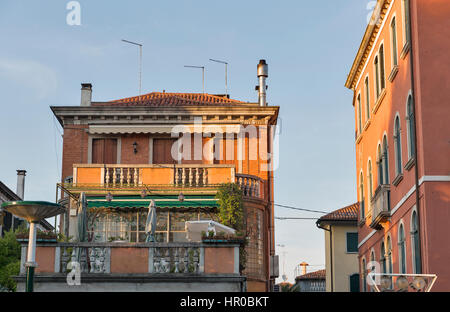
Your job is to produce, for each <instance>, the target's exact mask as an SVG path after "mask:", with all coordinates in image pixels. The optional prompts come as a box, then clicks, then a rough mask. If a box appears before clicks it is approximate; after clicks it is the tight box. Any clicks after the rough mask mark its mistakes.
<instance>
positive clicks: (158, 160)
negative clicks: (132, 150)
mask: <svg viewBox="0 0 450 312" xmlns="http://www.w3.org/2000/svg"><path fill="white" fill-rule="evenodd" d="M175 142H176V139H153V163H154V164H173V163H174V162H176V160H174V159H173V158H172V152H171V151H172V145H173V144H174V143H175Z"/></svg>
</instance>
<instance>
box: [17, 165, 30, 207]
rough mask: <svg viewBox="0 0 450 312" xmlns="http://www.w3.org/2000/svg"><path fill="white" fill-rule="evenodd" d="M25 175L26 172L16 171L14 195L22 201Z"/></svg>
mask: <svg viewBox="0 0 450 312" xmlns="http://www.w3.org/2000/svg"><path fill="white" fill-rule="evenodd" d="M26 173H27V171H26V170H17V190H16V194H17V196H19V197H20V198H21V199H22V200H23V198H24V194H25V176H26Z"/></svg>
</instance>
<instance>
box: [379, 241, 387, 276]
mask: <svg viewBox="0 0 450 312" xmlns="http://www.w3.org/2000/svg"><path fill="white" fill-rule="evenodd" d="M380 264H381V273H387V272H386V248H385V247H384V242H381V254H380Z"/></svg>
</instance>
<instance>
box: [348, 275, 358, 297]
mask: <svg viewBox="0 0 450 312" xmlns="http://www.w3.org/2000/svg"><path fill="white" fill-rule="evenodd" d="M350 292H359V274H358V273H355V274H352V275H350Z"/></svg>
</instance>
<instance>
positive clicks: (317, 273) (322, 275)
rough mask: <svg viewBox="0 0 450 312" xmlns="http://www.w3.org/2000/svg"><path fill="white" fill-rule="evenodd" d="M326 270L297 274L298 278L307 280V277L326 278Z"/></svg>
mask: <svg viewBox="0 0 450 312" xmlns="http://www.w3.org/2000/svg"><path fill="white" fill-rule="evenodd" d="M325 275H326V270H325V269H323V270H318V271H314V272H310V273H306V274H303V275H300V276H297V277H296V278H295V279H296V280H306V279H325Z"/></svg>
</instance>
